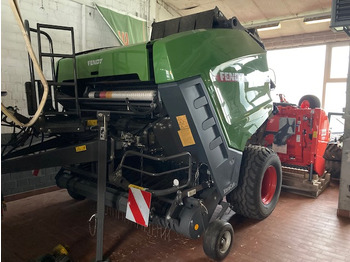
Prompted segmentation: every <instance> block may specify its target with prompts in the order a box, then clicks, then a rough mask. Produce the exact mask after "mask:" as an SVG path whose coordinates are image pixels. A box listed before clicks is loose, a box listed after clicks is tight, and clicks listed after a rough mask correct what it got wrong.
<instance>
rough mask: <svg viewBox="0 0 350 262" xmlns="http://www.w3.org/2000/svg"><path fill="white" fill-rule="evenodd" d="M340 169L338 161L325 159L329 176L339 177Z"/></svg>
mask: <svg viewBox="0 0 350 262" xmlns="http://www.w3.org/2000/svg"><path fill="white" fill-rule="evenodd" d="M340 170H341V162H340V161H330V160H326V171H327V172H328V173H330V174H331V178H335V179H339V178H340Z"/></svg>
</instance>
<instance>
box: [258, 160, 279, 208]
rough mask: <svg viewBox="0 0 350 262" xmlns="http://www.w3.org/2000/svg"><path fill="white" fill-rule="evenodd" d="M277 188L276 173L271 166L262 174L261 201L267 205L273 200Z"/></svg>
mask: <svg viewBox="0 0 350 262" xmlns="http://www.w3.org/2000/svg"><path fill="white" fill-rule="evenodd" d="M276 187H277V172H276V169H275V168H274V167H273V166H269V167H268V168H267V169H266V171H265V174H264V178H263V181H262V184H261V201H262V202H263V203H264V205H267V204H269V203H270V202H271V200H272V199H273V196H274V195H275V192H276Z"/></svg>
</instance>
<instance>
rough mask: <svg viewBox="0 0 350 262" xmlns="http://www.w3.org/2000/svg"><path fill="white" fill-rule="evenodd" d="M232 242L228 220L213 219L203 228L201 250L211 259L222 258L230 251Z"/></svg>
mask: <svg viewBox="0 0 350 262" xmlns="http://www.w3.org/2000/svg"><path fill="white" fill-rule="evenodd" d="M232 243H233V228H232V226H231V224H230V223H228V222H225V221H222V220H215V221H213V222H211V223H210V224H209V226H208V228H207V229H206V230H205V233H204V238H203V250H204V253H205V254H206V255H207V256H208V257H210V258H211V259H214V260H217V261H220V260H223V259H224V258H225V257H226V256H227V255H228V254H229V253H230V250H231V247H232Z"/></svg>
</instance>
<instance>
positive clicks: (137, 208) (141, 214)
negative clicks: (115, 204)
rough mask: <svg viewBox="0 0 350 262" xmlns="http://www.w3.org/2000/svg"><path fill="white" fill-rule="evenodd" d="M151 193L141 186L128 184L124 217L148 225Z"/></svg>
mask: <svg viewBox="0 0 350 262" xmlns="http://www.w3.org/2000/svg"><path fill="white" fill-rule="evenodd" d="M151 198H152V194H151V193H150V192H147V191H144V190H142V188H140V187H137V186H133V185H130V186H129V197H128V204H127V207H126V215H125V217H126V218H127V219H129V220H130V221H133V222H135V223H137V224H140V225H142V226H145V227H148V220H149V210H150V206H151Z"/></svg>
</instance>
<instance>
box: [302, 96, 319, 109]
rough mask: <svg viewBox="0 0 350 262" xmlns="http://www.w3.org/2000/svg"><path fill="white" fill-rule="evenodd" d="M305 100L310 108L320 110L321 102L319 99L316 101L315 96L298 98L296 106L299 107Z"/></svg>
mask: <svg viewBox="0 0 350 262" xmlns="http://www.w3.org/2000/svg"><path fill="white" fill-rule="evenodd" d="M305 100H307V101H308V102H309V104H310V108H320V107H321V102H320V99H318V97H317V96H314V95H306V96H303V97H302V98H300V100H299V103H298V105H299V106H301V104H302V103H303V102H304V101H305Z"/></svg>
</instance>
